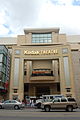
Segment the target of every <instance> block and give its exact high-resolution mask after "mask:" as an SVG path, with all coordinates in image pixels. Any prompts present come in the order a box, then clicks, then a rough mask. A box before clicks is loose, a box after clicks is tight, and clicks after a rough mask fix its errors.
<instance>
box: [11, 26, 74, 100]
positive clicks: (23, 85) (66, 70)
mask: <svg viewBox="0 0 80 120" xmlns="http://www.w3.org/2000/svg"><path fill="white" fill-rule="evenodd" d="M24 32H25V35H19V36H18V41H17V46H14V47H13V48H12V66H11V80H10V99H14V98H19V99H20V100H22V99H23V98H25V96H36V97H39V96H41V95H44V94H62V95H65V96H73V97H75V87H74V79H73V69H72V61H71V48H70V45H69V44H67V43H66V44H65V42H66V35H65V34H64V35H60V34H59V29H58V28H56V29H32V30H30V29H29V30H24Z"/></svg>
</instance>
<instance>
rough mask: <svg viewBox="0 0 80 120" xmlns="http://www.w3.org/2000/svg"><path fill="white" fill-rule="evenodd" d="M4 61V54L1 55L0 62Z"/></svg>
mask: <svg viewBox="0 0 80 120" xmlns="http://www.w3.org/2000/svg"><path fill="white" fill-rule="evenodd" d="M2 61H3V54H0V62H2Z"/></svg>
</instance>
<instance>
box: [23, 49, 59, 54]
mask: <svg viewBox="0 0 80 120" xmlns="http://www.w3.org/2000/svg"><path fill="white" fill-rule="evenodd" d="M51 54H58V50H57V49H56V50H54V49H51V50H40V51H36V50H33V51H29V50H24V55H51Z"/></svg>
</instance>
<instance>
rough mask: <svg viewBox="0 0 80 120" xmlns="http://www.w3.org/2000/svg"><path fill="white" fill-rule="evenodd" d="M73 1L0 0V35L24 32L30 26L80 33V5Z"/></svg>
mask: <svg viewBox="0 0 80 120" xmlns="http://www.w3.org/2000/svg"><path fill="white" fill-rule="evenodd" d="M73 1H74V0H0V26H1V28H0V36H2V35H3V36H4V35H7V36H9V35H17V34H23V32H24V31H23V29H24V28H28V27H29V28H33V27H34V28H36V27H42V28H44V27H60V31H61V32H64V33H67V34H80V16H79V11H80V7H79V6H73V5H72V3H73ZM55 2H56V4H55ZM4 25H6V26H7V27H6V26H4Z"/></svg>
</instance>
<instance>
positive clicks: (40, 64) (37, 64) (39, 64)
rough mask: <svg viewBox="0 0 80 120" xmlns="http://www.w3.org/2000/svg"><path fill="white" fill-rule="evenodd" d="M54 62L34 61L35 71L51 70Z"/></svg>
mask: <svg viewBox="0 0 80 120" xmlns="http://www.w3.org/2000/svg"><path fill="white" fill-rule="evenodd" d="M51 66H52V62H51V60H38V61H37V60H35V61H32V68H33V69H51Z"/></svg>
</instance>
